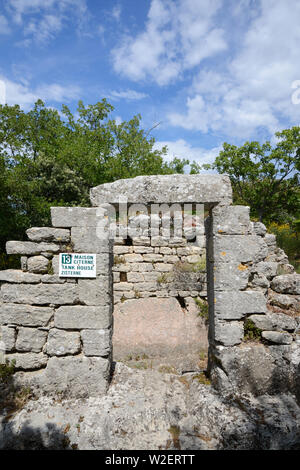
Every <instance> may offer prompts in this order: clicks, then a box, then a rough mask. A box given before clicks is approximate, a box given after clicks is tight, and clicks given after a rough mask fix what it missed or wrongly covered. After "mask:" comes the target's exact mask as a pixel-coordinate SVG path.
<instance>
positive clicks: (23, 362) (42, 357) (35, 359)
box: [6, 352, 48, 370]
mask: <svg viewBox="0 0 300 470" xmlns="http://www.w3.org/2000/svg"><path fill="white" fill-rule="evenodd" d="M6 358H7V359H8V360H9V361H12V360H15V361H16V369H20V370H35V369H41V368H43V367H45V366H46V365H47V362H48V356H46V354H43V353H32V352H29V353H16V354H7V355H6Z"/></svg>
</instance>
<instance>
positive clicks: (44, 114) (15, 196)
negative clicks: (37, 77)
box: [0, 99, 188, 268]
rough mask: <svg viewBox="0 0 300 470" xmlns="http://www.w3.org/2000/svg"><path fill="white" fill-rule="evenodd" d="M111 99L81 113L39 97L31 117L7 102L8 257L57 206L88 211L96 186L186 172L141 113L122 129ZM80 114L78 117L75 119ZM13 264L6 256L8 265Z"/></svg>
mask: <svg viewBox="0 0 300 470" xmlns="http://www.w3.org/2000/svg"><path fill="white" fill-rule="evenodd" d="M113 109H114V108H113V106H111V105H110V104H109V103H108V102H107V101H106V100H105V99H102V100H101V101H99V102H98V103H96V104H93V105H88V106H85V105H84V104H83V102H82V101H79V103H78V108H77V111H76V113H75V114H74V115H73V114H72V112H71V111H70V109H69V108H68V107H67V106H65V105H63V106H62V110H61V113H59V112H58V111H57V110H55V109H51V108H48V107H46V105H45V104H44V103H43V102H42V101H41V100H38V101H37V102H36V103H35V106H34V108H33V109H32V110H31V111H29V112H24V111H23V110H22V109H21V108H20V106H18V105H15V106H9V105H0V186H1V192H0V253H1V252H2V253H4V249H5V242H6V241H7V240H22V239H25V230H26V229H27V228H28V227H32V226H38V227H39V226H47V225H49V223H50V206H88V205H89V189H90V188H91V187H93V186H97V185H99V184H102V183H106V182H111V181H115V180H117V179H121V178H132V177H135V176H138V175H155V174H171V173H183V172H184V168H185V166H186V165H187V164H188V161H187V160H180V159H178V158H175V159H173V160H172V161H171V162H166V161H165V160H164V157H165V155H166V153H167V148H166V147H164V148H163V149H162V150H155V149H154V143H155V139H154V138H153V137H151V135H150V133H149V132H147V131H146V130H144V129H142V128H141V116H140V115H137V116H134V117H133V118H132V119H130V120H129V121H123V122H122V123H121V124H117V122H116V121H115V120H114V119H110V113H111V112H112V111H113ZM75 116H76V117H75ZM10 261H11V260H10V259H8V258H6V257H5V256H4V258H3V255H2V257H1V259H0V268H3V267H6V266H7V264H8V263H10Z"/></svg>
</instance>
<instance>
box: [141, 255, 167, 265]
mask: <svg viewBox="0 0 300 470" xmlns="http://www.w3.org/2000/svg"><path fill="white" fill-rule="evenodd" d="M163 259H164V257H163V255H161V254H156V253H150V254H144V255H143V260H144V261H146V262H148V263H152V262H153V263H154V262H155V263H156V262H157V261H163Z"/></svg>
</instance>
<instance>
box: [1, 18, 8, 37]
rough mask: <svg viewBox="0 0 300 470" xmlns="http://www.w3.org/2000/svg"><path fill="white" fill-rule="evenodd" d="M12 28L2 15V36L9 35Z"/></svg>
mask: <svg viewBox="0 0 300 470" xmlns="http://www.w3.org/2000/svg"><path fill="white" fill-rule="evenodd" d="M9 33H10V27H9V25H8V21H7V18H6V17H5V16H4V15H0V34H9Z"/></svg>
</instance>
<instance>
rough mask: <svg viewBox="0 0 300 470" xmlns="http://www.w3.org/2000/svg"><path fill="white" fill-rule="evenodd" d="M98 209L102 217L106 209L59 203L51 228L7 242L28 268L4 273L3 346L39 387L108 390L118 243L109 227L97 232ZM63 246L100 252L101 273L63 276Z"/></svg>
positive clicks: (82, 391) (73, 392)
mask: <svg viewBox="0 0 300 470" xmlns="http://www.w3.org/2000/svg"><path fill="white" fill-rule="evenodd" d="M97 214H98V215H99V216H100V218H103V214H104V211H101V207H100V208H99V209H98V210H96V209H93V208H63V207H57V208H53V209H52V224H53V227H51V228H50V227H48V228H47V227H42V228H31V229H29V230H27V236H28V239H29V241H24V242H18V241H10V242H8V243H7V253H9V254H16V255H22V257H21V265H22V270H6V271H0V284H1V305H0V325H1V345H2V349H4V351H5V353H6V358H7V359H9V360H15V361H16V370H17V371H20V372H19V374H18V377H19V378H20V379H22V377H23V378H25V379H26V377H30V382H31V386H33V387H35V388H36V390H37V389H39V388H41V389H42V390H43V391H44V392H47V393H52V392H53V393H61V394H68V395H74V396H86V395H93V394H101V393H105V391H106V389H107V386H108V381H109V374H110V367H111V336H112V301H111V299H112V275H111V266H112V244H111V243H110V241H109V239H108V234H107V233H106V234H105V236H102V237H101V238H99V237H97V236H96V230H97V221H98V220H99V217H97ZM60 252H75V253H84V252H85V253H86V252H88V253H97V277H96V278H95V279H70V278H62V277H59V276H58V274H59V261H58V258H59V253H60ZM21 371H23V373H22V372H21ZM24 371H26V372H27V373H26V374H24ZM28 372H29V373H30V374H29V373H28Z"/></svg>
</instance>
